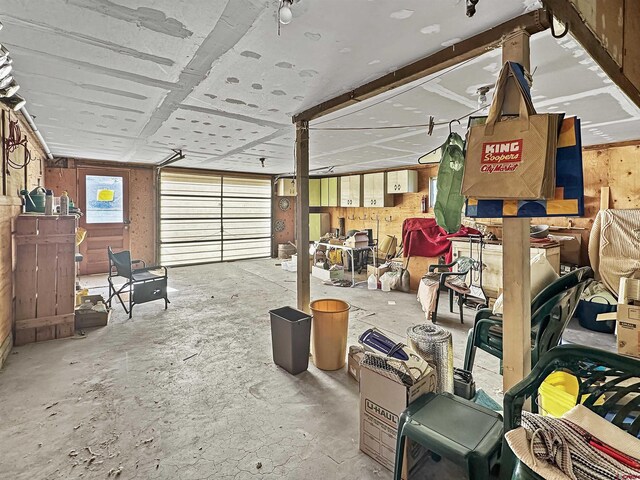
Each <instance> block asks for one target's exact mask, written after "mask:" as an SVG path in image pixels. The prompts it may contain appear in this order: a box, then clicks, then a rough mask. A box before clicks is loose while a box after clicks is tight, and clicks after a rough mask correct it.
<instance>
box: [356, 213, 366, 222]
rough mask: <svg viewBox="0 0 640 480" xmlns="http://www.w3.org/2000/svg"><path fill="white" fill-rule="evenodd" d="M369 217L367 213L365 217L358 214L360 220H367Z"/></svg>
mask: <svg viewBox="0 0 640 480" xmlns="http://www.w3.org/2000/svg"><path fill="white" fill-rule="evenodd" d="M366 219H367V214H366V213H365V214H364V216H363V217H360V216H358V220H363V221H364V220H366Z"/></svg>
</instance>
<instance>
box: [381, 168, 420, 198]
mask: <svg viewBox="0 0 640 480" xmlns="http://www.w3.org/2000/svg"><path fill="white" fill-rule="evenodd" d="M417 191H418V171H417V170H395V171H393V172H387V193H415V192H417Z"/></svg>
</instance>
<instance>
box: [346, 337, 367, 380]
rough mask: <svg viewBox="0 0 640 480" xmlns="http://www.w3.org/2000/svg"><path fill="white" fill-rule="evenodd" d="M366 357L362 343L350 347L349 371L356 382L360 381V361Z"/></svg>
mask: <svg viewBox="0 0 640 480" xmlns="http://www.w3.org/2000/svg"><path fill="white" fill-rule="evenodd" d="M362 357H364V348H362V347H361V346H360V345H351V346H350V347H349V357H348V358H347V372H349V375H351V376H352V377H353V378H354V379H355V380H356V382H360V361H361V360H362Z"/></svg>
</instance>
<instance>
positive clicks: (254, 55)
mask: <svg viewBox="0 0 640 480" xmlns="http://www.w3.org/2000/svg"><path fill="white" fill-rule="evenodd" d="M240 55H241V56H243V57H246V58H253V59H255V60H260V58H261V57H262V55H260V54H259V53H256V52H252V51H251V50H245V51H243V52H240Z"/></svg>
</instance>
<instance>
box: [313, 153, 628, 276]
mask: <svg viewBox="0 0 640 480" xmlns="http://www.w3.org/2000/svg"><path fill="white" fill-rule="evenodd" d="M639 164H640V141H638V142H625V143H621V144H610V145H600V146H594V147H589V148H586V149H584V151H583V170H584V186H585V192H584V193H585V214H584V216H583V217H580V218H576V217H555V218H534V219H532V223H534V224H548V225H549V224H550V225H553V226H559V227H574V228H576V229H577V230H576V231H577V232H579V233H580V234H581V235H582V255H581V260H582V262H583V263H584V264H585V265H587V264H588V254H587V249H588V245H589V233H590V231H591V226H592V225H593V222H594V220H595V217H596V215H597V214H598V211H599V209H600V188H601V187H607V186H608V187H610V189H611V203H610V208H620V209H625V208H640V175H638V173H637V171H638V165H639ZM437 171H438V170H437V166H428V167H421V168H420V169H418V188H419V192H418V193H408V194H404V195H394V197H395V206H394V207H390V208H321V209H315V210H317V211H323V212H328V213H330V214H331V226H332V228H337V227H338V218H339V217H344V218H345V219H346V229H347V230H351V229H361V228H362V229H365V228H372V229H373V230H374V234H375V229H376V216H377V218H379V221H380V231H379V235H378V236H379V238H382V237H383V235H395V236H396V237H398V244H400V241H401V236H402V222H403V221H404V219H405V218H409V217H423V216H424V217H427V216H433V211H432V210H431V209H430V210H429V212H428V213H427V214H422V213H420V199H421V198H422V195H428V193H429V191H428V190H429V177H432V176H435V175H437ZM484 221H485V220H483V222H484ZM486 222H487V223H489V224H491V225H493V226H494V227H493V228H491V230H493V231H494V232H495V233H496V235H497V236H498V237H501V235H502V232H501V224H502V221H501V220H492V221H489V220H487V221H486Z"/></svg>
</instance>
